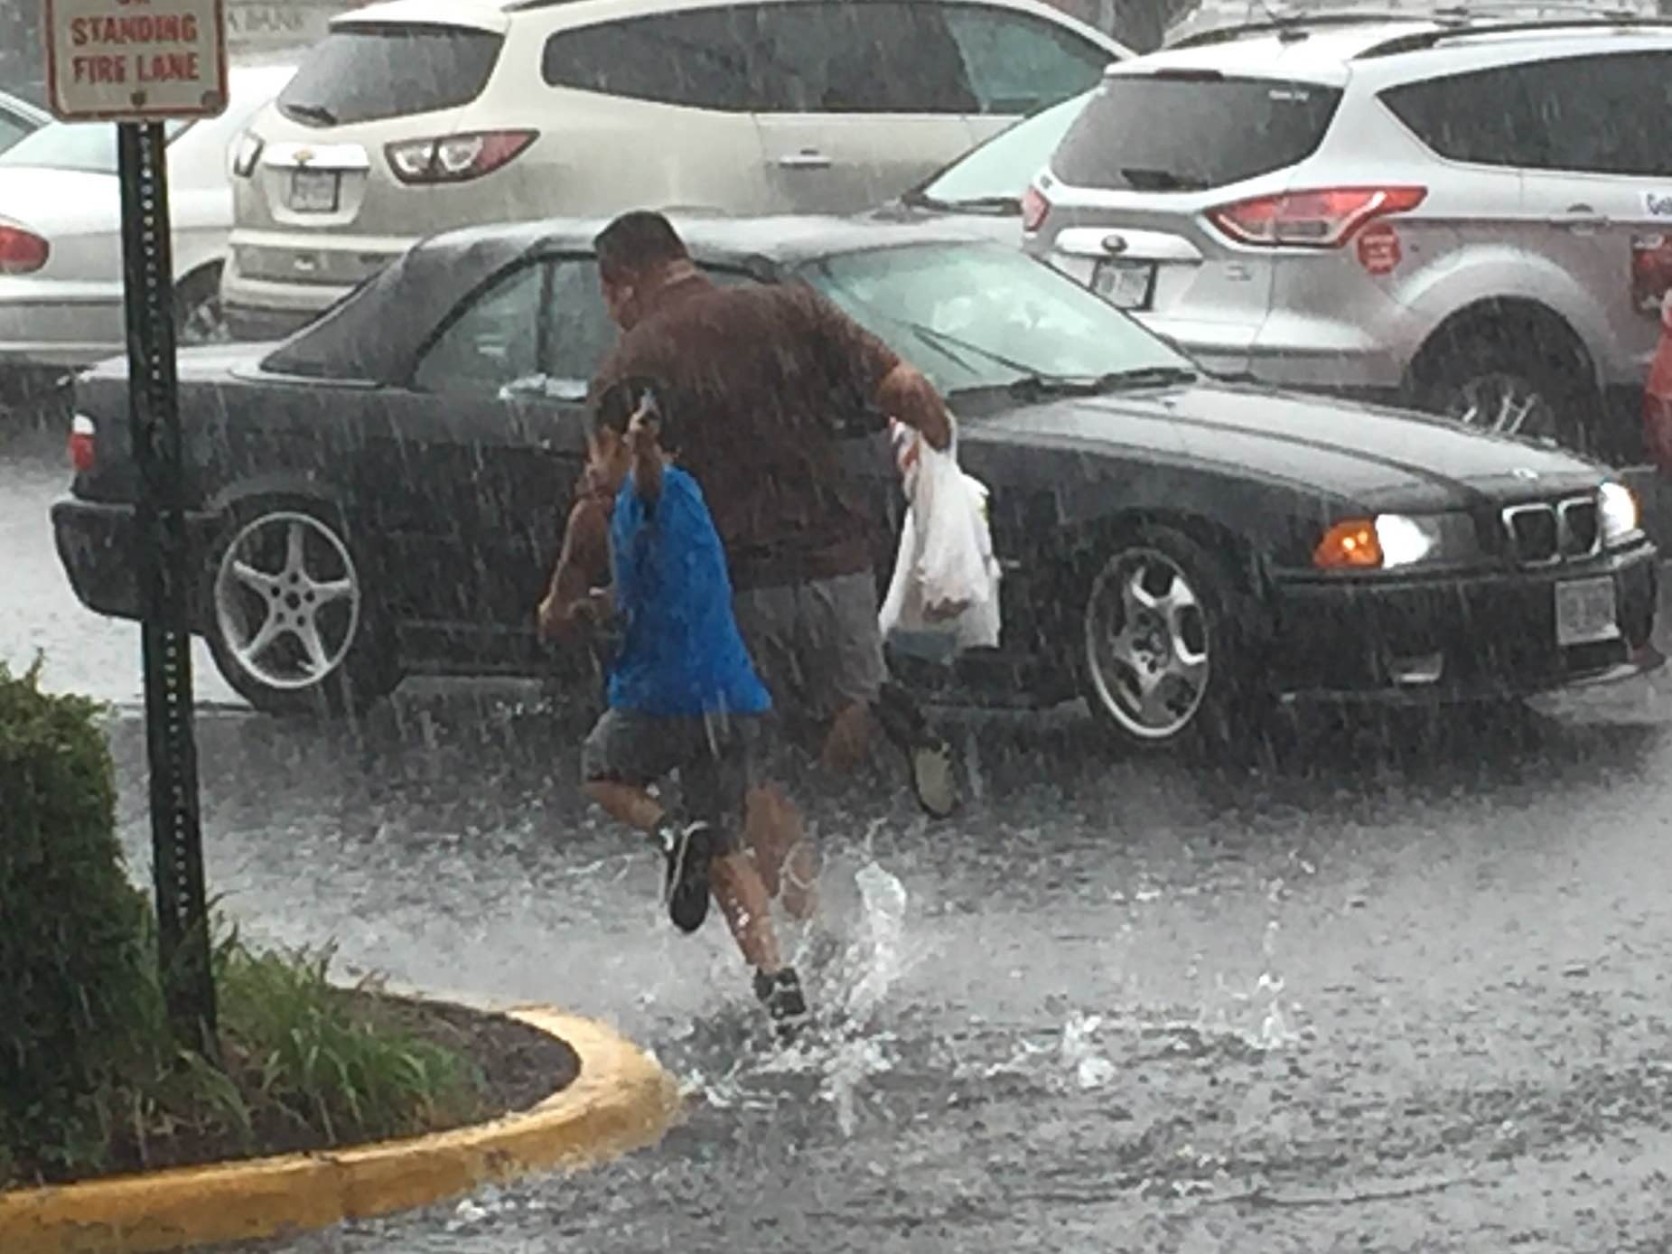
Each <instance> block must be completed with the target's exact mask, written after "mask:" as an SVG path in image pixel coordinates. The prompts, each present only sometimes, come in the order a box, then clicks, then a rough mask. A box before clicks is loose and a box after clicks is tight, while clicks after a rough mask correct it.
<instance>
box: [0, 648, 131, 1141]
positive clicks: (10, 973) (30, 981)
mask: <svg viewBox="0 0 1672 1254" xmlns="http://www.w3.org/2000/svg"><path fill="white" fill-rule="evenodd" d="M39 669H40V668H39V664H38V663H37V664H36V665H35V666H34V667H32V668H31V669H30V670H29V671H28V672H26V673H25V674H23V675H14V674H13V673H12V672H11V671H10V669H8V668H7V667H6V666H5V664H4V663H0V1160H4V1159H6V1158H11V1159H13V1160H15V1161H16V1162H17V1163H19V1164H22V1165H23V1167H24V1168H25V1169H29V1170H40V1171H51V1169H52V1168H53V1167H54V1166H58V1165H68V1164H72V1163H78V1162H85V1161H88V1160H89V1159H94V1158H96V1157H97V1155H98V1153H99V1151H100V1147H101V1146H102V1145H103V1142H104V1139H105V1127H104V1112H103V1111H102V1110H101V1107H100V1102H99V1096H100V1094H101V1093H103V1092H104V1091H105V1090H106V1089H107V1087H108V1085H109V1084H110V1083H111V1081H112V1080H113V1079H114V1078H115V1077H116V1076H118V1075H119V1074H121V1073H122V1072H124V1071H126V1070H127V1069H128V1068H129V1067H130V1066H131V1065H132V1064H133V1062H134V1060H135V1058H136V1056H138V1055H139V1054H142V1053H144V1052H145V1051H146V1050H147V1049H148V1048H149V1047H150V1043H149V1042H147V1041H145V1040H143V1039H142V1034H143V1028H140V1027H138V1026H136V1025H143V1024H146V1023H148V1022H151V1021H152V1020H153V1019H154V1017H155V1016H154V1013H153V1011H152V1010H151V1008H150V1007H149V1006H148V1005H147V1002H148V1001H149V1000H150V999H151V998H152V997H153V996H154V993H155V989H154V986H153V985H152V983H151V981H150V977H149V974H148V971H147V962H146V953H145V950H146V946H145V941H144V933H143V930H142V929H143V920H144V916H145V907H144V902H143V899H142V898H141V896H140V895H139V893H138V892H136V891H135V890H134V888H133V886H132V885H131V884H130V883H129V882H128V879H127V877H126V875H125V874H124V872H123V865H122V851H121V846H120V845H119V844H118V843H117V840H116V831H115V801H116V786H115V780H114V771H113V769H112V766H111V760H110V753H109V750H108V748H107V747H106V744H105V738H104V733H103V731H102V730H101V729H100V727H99V725H98V721H97V720H98V716H99V712H100V711H99V707H98V706H97V705H95V704H94V703H93V702H91V701H87V700H85V699H83V698H80V697H71V696H51V695H48V694H46V693H43V692H42V691H41V690H40V684H39ZM8 1151H9V1152H8Z"/></svg>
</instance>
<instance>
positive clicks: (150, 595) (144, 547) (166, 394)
mask: <svg viewBox="0 0 1672 1254" xmlns="http://www.w3.org/2000/svg"><path fill="white" fill-rule="evenodd" d="M117 153H118V166H117V169H118V173H119V175H120V179H121V184H122V270H123V281H124V288H125V297H126V307H127V328H128V379H129V387H128V405H129V410H128V419H129V424H130V430H131V432H132V438H133V456H134V462H135V464H136V466H137V468H138V471H139V493H138V511H137V512H138V523H139V526H138V540H139V544H138V548H139V551H138V552H137V553H136V554H135V555H134V558H135V568H136V573H137V575H138V579H139V591H140V596H141V598H142V600H141V610H142V614H143V620H144V621H143V626H142V629H141V630H142V638H143V642H142V648H143V653H144V663H145V733H146V736H145V738H146V750H147V756H148V759H149V766H150V776H151V790H150V791H151V860H152V877H153V880H154V883H155V887H156V896H157V924H158V931H157V940H158V947H159V951H160V952H159V958H160V961H161V964H162V981H163V990H164V994H165V997H166V999H167V1005H168V1017H169V1022H170V1024H171V1025H172V1027H173V1029H174V1033H175V1036H176V1039H177V1040H178V1041H179V1043H180V1044H181V1045H183V1046H185V1047H187V1048H189V1049H194V1050H199V1051H201V1052H203V1053H204V1054H205V1055H206V1056H207V1057H210V1058H215V1057H217V1056H218V1049H217V1047H216V1037H215V986H214V981H213V978H212V973H211V971H210V966H209V923H208V907H207V901H206V896H205V890H204V881H203V827H202V822H201V819H200V814H199V809H198V781H197V746H196V740H195V735H194V729H193V722H192V695H193V694H192V653H191V614H190V598H191V596H192V588H193V584H194V582H195V578H194V576H195V572H194V571H193V570H192V569H191V565H190V554H189V552H188V548H187V538H186V519H185V500H184V496H185V493H184V482H183V473H182V458H181V443H182V442H181V434H180V412H179V404H178V395H177V380H176V377H175V361H174V348H175V344H174V273H173V261H172V258H171V255H170V248H169V217H168V166H167V156H168V154H167V147H166V145H165V143H164V140H163V128H162V126H161V124H159V123H155V122H145V123H130V122H124V123H120V124H119V125H118V126H117Z"/></svg>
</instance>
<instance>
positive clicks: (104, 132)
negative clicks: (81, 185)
mask: <svg viewBox="0 0 1672 1254" xmlns="http://www.w3.org/2000/svg"><path fill="white" fill-rule="evenodd" d="M190 125H191V123H190V122H188V121H183V120H180V119H175V120H174V121H171V122H166V123H164V124H163V136H164V138H165V139H168V140H172V139H173V138H174V137H175V136H176V135H178V134H179V133H180V132H181V131H183V130H185V129H186V127H188V126H190ZM0 165H27V166H38V167H42V168H44V169H48V170H85V171H87V172H88V173H91V174H115V173H116V128H115V127H114V126H112V125H111V124H110V123H109V122H48V123H47V124H46V125H45V126H43V127H41V129H40V130H38V131H33V132H31V133H30V134H28V135H25V136H24V137H23V138H22V139H20V140H18V141H17V143H15V144H13V145H12V146H11V147H10V148H8V149H6V151H5V152H0Z"/></svg>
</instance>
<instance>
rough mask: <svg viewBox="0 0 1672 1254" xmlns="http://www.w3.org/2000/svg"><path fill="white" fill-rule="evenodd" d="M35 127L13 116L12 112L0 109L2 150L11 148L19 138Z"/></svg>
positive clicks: (0, 146)
mask: <svg viewBox="0 0 1672 1254" xmlns="http://www.w3.org/2000/svg"><path fill="white" fill-rule="evenodd" d="M32 129H33V128H32V127H29V126H26V125H24V123H23V122H22V121H21V120H20V119H18V118H15V117H13V116H12V115H11V114H10V113H6V112H4V111H0V152H4V151H5V150H6V149H8V148H10V147H11V146H12V145H13V144H15V143H17V141H18V140H20V139H22V138H23V137H24V136H25V135H27V134H28V133H29V132H30V131H31V130H32Z"/></svg>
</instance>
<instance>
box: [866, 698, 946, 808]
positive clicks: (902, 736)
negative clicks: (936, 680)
mask: <svg viewBox="0 0 1672 1254" xmlns="http://www.w3.org/2000/svg"><path fill="white" fill-rule="evenodd" d="M873 708H874V711H875V713H876V717H877V722H878V723H880V724H881V725H882V729H883V733H884V734H885V735H886V736H887V737H888V738H889V739H890V740H892V741H893V742H894V743H895V745H897V746H898V747H899V749H900V750H901V752H903V753H904V754H905V755H906V769H907V773H908V774H909V775H910V776H911V789H912V793H913V794H914V795H915V796H916V797H917V804H918V805H920V806H921V807H923V810H924V813H926V814H928V815H929V817H930V818H936V819H944V818H949V817H950V816H951V815H953V814H954V813H956V812H957V809H958V803H959V797H958V776H957V771H956V769H955V767H954V765H953V758H952V746H951V745H949V744H947V743H946V741H945V740H943V739H942V738H941V737H940V736H937V735H936V734H935V733H934V731H933V729H931V728H930V726H929V721H928V719H926V718H924V717H923V711H922V710H920V709H919V708H918V706H917V703H916V702H915V701H913V700H912V698H911V696H910V694H908V693H907V692H906V690H905V689H904V688H901V687H900V686H899V685H898V684H893V683H890V684H884V685H883V688H882V691H881V692H880V693H879V694H878V695H877V701H876V705H875V706H874V707H873Z"/></svg>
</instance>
